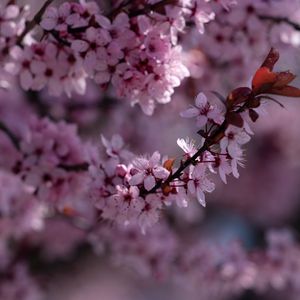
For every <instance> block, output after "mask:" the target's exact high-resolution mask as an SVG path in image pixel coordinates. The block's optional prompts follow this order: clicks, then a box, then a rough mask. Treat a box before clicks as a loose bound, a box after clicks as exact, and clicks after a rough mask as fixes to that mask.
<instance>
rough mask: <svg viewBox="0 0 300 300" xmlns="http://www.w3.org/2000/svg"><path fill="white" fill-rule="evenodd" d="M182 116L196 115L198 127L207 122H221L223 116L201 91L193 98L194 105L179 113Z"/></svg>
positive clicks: (192, 116) (190, 116)
mask: <svg viewBox="0 0 300 300" xmlns="http://www.w3.org/2000/svg"><path fill="white" fill-rule="evenodd" d="M180 116H181V117H183V118H194V117H196V124H197V126H198V127H199V128H201V127H203V126H204V125H206V124H207V122H213V123H216V124H219V125H220V124H222V122H223V121H224V116H223V114H222V112H221V110H220V109H219V108H218V107H216V106H212V105H211V104H210V103H209V102H208V101H207V98H206V96H205V95H204V94H203V93H200V94H198V96H197V97H196V100H195V106H192V107H191V108H189V109H187V110H185V111H183V112H181V113H180Z"/></svg>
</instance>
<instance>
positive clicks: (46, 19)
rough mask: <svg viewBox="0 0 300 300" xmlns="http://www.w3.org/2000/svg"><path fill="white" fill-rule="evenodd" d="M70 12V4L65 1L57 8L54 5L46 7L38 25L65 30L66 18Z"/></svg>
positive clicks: (47, 28) (48, 28)
mask: <svg viewBox="0 0 300 300" xmlns="http://www.w3.org/2000/svg"><path fill="white" fill-rule="evenodd" d="M70 14H71V4H70V3H68V2H65V3H63V4H61V5H60V6H59V8H58V9H57V8H56V7H53V6H51V7H48V8H47V10H46V11H45V14H44V15H43V18H42V21H41V23H40V25H41V26H42V27H43V28H44V29H45V30H49V31H50V30H53V29H55V30H57V31H61V32H63V31H66V30H67V26H68V25H67V22H66V21H67V18H68V16H69V15H70Z"/></svg>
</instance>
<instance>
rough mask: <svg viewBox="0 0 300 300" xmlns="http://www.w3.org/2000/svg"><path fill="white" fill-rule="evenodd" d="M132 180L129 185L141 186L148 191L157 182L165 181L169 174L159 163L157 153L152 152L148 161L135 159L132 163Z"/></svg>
mask: <svg viewBox="0 0 300 300" xmlns="http://www.w3.org/2000/svg"><path fill="white" fill-rule="evenodd" d="M131 172H132V173H133V176H132V178H131V179H130V180H129V183H130V185H139V184H143V185H144V187H145V189H146V190H147V191H150V190H151V189H152V188H153V187H154V186H155V185H156V183H157V182H158V181H160V180H166V179H167V178H168V176H169V174H170V172H169V171H168V170H167V169H165V168H164V167H163V166H162V165H161V162H160V154H159V152H154V153H153V154H152V156H151V157H150V158H149V159H148V158H145V157H141V158H137V159H135V160H134V161H133V169H132V170H131Z"/></svg>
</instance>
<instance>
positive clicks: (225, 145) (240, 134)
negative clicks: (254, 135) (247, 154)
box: [220, 125, 251, 157]
mask: <svg viewBox="0 0 300 300" xmlns="http://www.w3.org/2000/svg"><path fill="white" fill-rule="evenodd" d="M250 139H251V138H250V136H249V135H248V134H247V133H246V132H245V131H244V129H243V128H239V127H236V126H233V125H229V126H228V128H227V129H226V131H225V136H224V137H223V138H222V140H221V141H220V147H221V149H222V150H223V151H226V150H227V151H228V153H229V155H230V156H232V157H235V156H236V154H239V153H240V150H239V149H240V146H241V145H244V144H246V143H248V142H249V141H250Z"/></svg>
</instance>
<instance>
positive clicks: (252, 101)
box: [247, 97, 260, 108]
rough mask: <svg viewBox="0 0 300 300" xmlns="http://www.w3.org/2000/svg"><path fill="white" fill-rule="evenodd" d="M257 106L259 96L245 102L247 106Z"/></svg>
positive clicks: (258, 104)
mask: <svg viewBox="0 0 300 300" xmlns="http://www.w3.org/2000/svg"><path fill="white" fill-rule="evenodd" d="M259 106H260V98H257V97H253V98H250V99H249V101H248V103H247V107H248V108H257V107H259Z"/></svg>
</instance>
